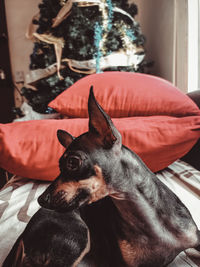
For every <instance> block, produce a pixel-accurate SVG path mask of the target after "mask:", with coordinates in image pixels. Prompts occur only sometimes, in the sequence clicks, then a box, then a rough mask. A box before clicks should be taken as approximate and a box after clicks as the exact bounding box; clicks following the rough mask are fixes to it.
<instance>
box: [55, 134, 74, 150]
mask: <svg viewBox="0 0 200 267" xmlns="http://www.w3.org/2000/svg"><path fill="white" fill-rule="evenodd" d="M57 137H58V141H59V142H60V143H61V145H63V146H64V147H65V148H67V147H68V146H69V145H70V144H71V142H72V141H73V140H74V137H73V136H72V135H71V134H69V133H68V132H66V131H64V130H58V131H57Z"/></svg>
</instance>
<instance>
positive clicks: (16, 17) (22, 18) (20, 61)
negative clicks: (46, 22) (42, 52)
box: [5, 0, 40, 78]
mask: <svg viewBox="0 0 200 267" xmlns="http://www.w3.org/2000/svg"><path fill="white" fill-rule="evenodd" d="M39 2H40V0H14V1H13V0H6V1H5V6H6V16H7V27H8V37H9V49H10V58H11V67H12V74H13V76H14V78H15V75H16V72H17V71H23V72H24V74H26V73H27V72H28V69H29V63H30V59H29V56H30V54H31V53H32V50H33V44H32V42H31V41H30V40H27V39H26V37H25V33H26V31H27V28H28V25H29V23H30V21H31V19H32V17H33V15H35V14H36V13H37V12H38V3H39Z"/></svg>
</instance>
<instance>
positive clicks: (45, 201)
mask: <svg viewBox="0 0 200 267" xmlns="http://www.w3.org/2000/svg"><path fill="white" fill-rule="evenodd" d="M38 203H39V205H40V206H42V207H44V208H50V204H51V195H50V193H46V192H44V193H43V194H42V195H41V196H39V198H38Z"/></svg>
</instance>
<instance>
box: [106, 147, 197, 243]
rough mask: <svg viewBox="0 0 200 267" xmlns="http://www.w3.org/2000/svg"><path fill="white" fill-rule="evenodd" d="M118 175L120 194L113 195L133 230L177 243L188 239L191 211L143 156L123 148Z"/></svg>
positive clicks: (122, 215) (117, 186)
mask: <svg viewBox="0 0 200 267" xmlns="http://www.w3.org/2000/svg"><path fill="white" fill-rule="evenodd" d="M118 177H120V179H115V180H116V181H117V183H116V184H115V186H116V188H117V192H118V193H116V194H113V196H112V195H111V197H113V201H114V203H115V205H116V207H117V208H118V210H119V212H120V214H121V217H122V218H123V220H124V222H126V223H127V225H129V226H130V228H131V229H135V231H136V232H138V233H145V234H144V235H146V236H147V237H149V238H155V239H156V238H158V239H162V240H163V241H165V242H167V243H169V244H172V243H173V245H176V241H177V242H178V240H179V239H180V238H181V239H182V238H186V239H188V237H187V236H185V235H182V233H184V232H185V230H186V229H185V227H186V228H188V227H190V226H191V227H193V226H192V225H190V224H189V225H188V221H189V220H190V214H189V212H188V210H187V209H186V208H185V206H184V205H183V204H182V202H181V201H180V200H179V199H178V198H177V197H176V196H175V194H174V193H173V192H172V191H171V190H170V189H169V188H167V187H166V186H165V185H164V184H163V183H162V182H161V181H160V180H158V178H157V177H156V176H155V174H153V173H152V172H151V171H150V170H149V169H148V168H147V167H146V166H145V164H144V163H143V162H142V161H141V160H140V158H139V157H137V156H136V155H135V154H134V153H132V152H131V151H129V150H128V149H126V148H124V149H123V156H122V157H121V167H120V171H119V170H118ZM122 177H123V179H122ZM118 181H123V182H118ZM178 243H179V242H178ZM186 243H187V242H186ZM177 245H178V244H177Z"/></svg>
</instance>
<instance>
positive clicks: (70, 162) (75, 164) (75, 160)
mask: <svg viewBox="0 0 200 267" xmlns="http://www.w3.org/2000/svg"><path fill="white" fill-rule="evenodd" d="M80 165H81V160H80V158H79V157H77V156H70V157H68V158H67V169H68V170H71V171H76V170H78V168H79V167H80Z"/></svg>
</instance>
